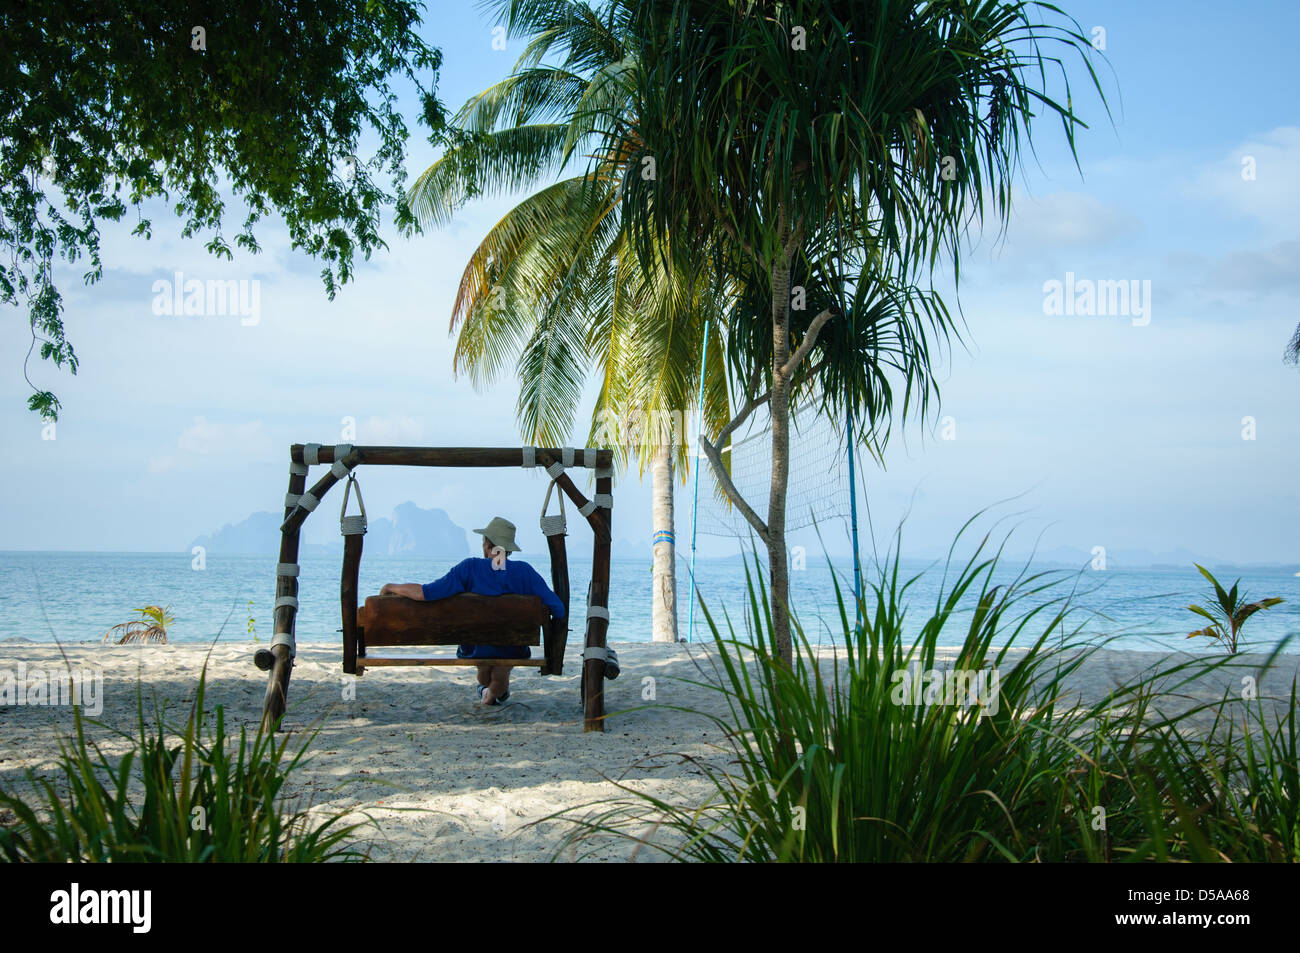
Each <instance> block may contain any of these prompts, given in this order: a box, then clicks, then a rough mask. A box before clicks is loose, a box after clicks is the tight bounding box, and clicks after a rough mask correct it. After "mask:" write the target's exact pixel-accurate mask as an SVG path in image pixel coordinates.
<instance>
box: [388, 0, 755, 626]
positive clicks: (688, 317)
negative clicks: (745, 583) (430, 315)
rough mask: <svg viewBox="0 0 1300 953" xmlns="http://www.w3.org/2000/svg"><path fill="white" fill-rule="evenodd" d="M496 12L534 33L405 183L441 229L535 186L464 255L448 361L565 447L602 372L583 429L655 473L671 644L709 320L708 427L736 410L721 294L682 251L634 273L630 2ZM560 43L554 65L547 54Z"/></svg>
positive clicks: (660, 606) (537, 438)
mask: <svg viewBox="0 0 1300 953" xmlns="http://www.w3.org/2000/svg"><path fill="white" fill-rule="evenodd" d="M499 13H500V18H501V22H502V23H503V24H504V26H505V28H506V31H507V36H509V37H527V38H529V39H528V42H527V44H526V46H525V48H524V51H523V53H522V55H521V56H520V58H519V60H518V63H517V64H516V67H515V70H514V72H513V73H512V74H511V75H510V76H509V77H507V78H506V79H505V80H503V81H502V82H500V83H498V84H496V85H494V86H492V87H490V88H489V89H487V90H485V91H483V92H482V93H479V94H478V95H477V96H475V97H473V98H472V99H471V100H470V101H469V102H468V103H466V105H465V106H464V107H463V108H462V109H461V110H460V112H459V113H458V114H457V115H456V116H455V118H454V120H453V130H452V132H451V133H450V134H449V138H450V139H451V140H452V141H453V143H454V145H453V146H452V147H450V148H448V149H447V151H446V152H445V153H444V154H443V155H442V156H441V157H440V158H439V159H438V160H437V161H436V162H434V163H433V165H431V166H430V167H429V168H428V169H427V170H426V171H425V172H424V173H423V174H422V175H421V176H420V177H419V178H418V179H417V181H416V182H415V184H414V185H413V187H412V188H411V190H410V193H409V201H410V205H411V208H412V210H413V212H414V213H415V215H416V216H417V218H418V219H419V220H420V221H421V222H422V223H423V224H426V225H444V224H446V223H447V222H449V221H450V219H451V217H452V215H453V214H454V213H455V212H456V211H458V210H459V209H460V208H461V207H462V206H463V205H464V204H465V203H466V202H468V201H469V200H471V199H474V198H477V197H480V196H484V195H494V194H495V195H502V194H507V195H508V194H512V193H515V192H517V191H521V190H527V189H530V188H535V187H538V186H541V187H540V188H538V190H537V191H535V192H534V193H533V194H531V195H529V196H528V197H527V198H526V199H524V200H523V201H521V202H520V203H519V204H518V205H516V206H515V207H514V208H513V209H511V210H510V212H509V213H507V214H506V216H505V217H504V218H502V219H501V221H500V222H498V223H497V224H496V225H495V226H494V227H493V228H492V230H491V231H490V232H489V233H488V235H487V237H486V238H485V239H484V240H483V241H482V242H481V243H480V244H479V246H478V247H477V248H476V249H474V251H473V253H472V254H471V256H470V259H469V262H468V263H467V264H466V266H465V269H464V272H463V274H462V276H461V281H460V285H459V288H458V290H457V295H456V301H455V304H454V306H453V309H452V316H451V332H452V333H453V334H455V335H456V348H455V356H454V368H455V371H456V373H458V374H459V373H465V374H467V375H468V376H469V378H470V380H471V381H472V382H473V383H474V384H475V386H477V387H485V386H487V385H489V384H490V383H492V382H494V381H496V380H497V379H499V378H500V377H501V376H503V375H504V374H506V373H508V372H509V371H510V370H514V371H515V373H516V374H517V375H518V379H519V396H518V401H517V405H516V410H517V416H518V419H519V423H520V428H521V430H522V433H523V436H524V439H526V440H529V441H530V442H532V443H534V444H538V445H552V446H559V445H562V444H563V443H565V442H567V440H568V438H569V434H570V432H571V429H572V427H573V426H574V424H575V422H576V420H577V417H578V413H579V410H580V404H581V402H582V396H583V389H584V385H585V384H586V382H587V381H588V380H589V378H590V377H591V376H592V375H594V376H595V377H596V378H597V379H598V380H599V382H600V391H599V397H598V399H597V403H596V406H595V408H594V409H593V412H592V418H591V428H590V433H591V435H590V437H589V438H588V439H589V442H590V443H592V444H596V445H601V446H611V447H612V448H613V449H614V450H615V456H616V460H617V462H618V465H619V466H622V467H631V466H633V465H635V466H636V467H637V468H638V470H639V471H640V472H641V473H644V471H645V469H646V468H647V467H649V468H650V469H651V475H652V483H653V493H654V500H655V503H654V519H655V522H654V530H655V543H654V552H655V568H654V588H653V607H652V622H653V628H654V637H655V638H656V639H657V640H666V641H675V640H676V638H677V625H676V618H677V614H676V595H675V593H676V582H675V558H674V549H675V547H674V544H673V528H674V527H673V508H672V499H673V485H674V476H673V475H674V470H678V469H681V468H683V467H684V465H685V463H686V444H685V441H684V440H682V439H681V435H682V433H683V432H684V430H685V427H686V419H687V417H688V415H689V414H690V412H691V411H692V410H693V408H694V405H695V395H696V391H697V389H698V388H699V384H700V377H701V374H702V373H703V371H704V369H703V368H702V367H701V365H700V353H701V344H702V343H703V335H704V334H705V333H706V332H705V327H706V319H709V318H711V319H712V320H708V321H707V327H708V328H709V329H710V330H709V331H708V333H709V334H710V335H711V336H712V337H713V338H714V340H713V341H712V342H711V345H710V347H709V349H708V350H709V354H710V358H709V368H708V373H707V374H705V387H704V417H705V420H706V421H707V423H708V426H709V427H710V428H712V429H714V430H716V429H718V428H720V427H721V426H723V425H724V424H725V422H726V421H727V419H728V418H729V416H730V411H729V403H728V393H727V387H726V367H725V359H724V355H723V348H722V345H721V337H720V335H721V327H720V318H721V306H722V301H723V298H722V297H721V296H719V295H718V294H716V293H714V289H712V288H710V287H709V286H708V285H707V284H706V283H705V282H706V279H707V278H708V275H707V274H705V273H703V272H702V271H701V270H700V269H698V268H696V267H694V266H693V264H692V262H691V261H690V260H689V259H688V258H687V257H686V256H680V255H671V254H660V255H657V256H656V257H655V261H656V262H658V263H659V266H656V267H651V268H649V269H642V268H641V267H640V264H639V261H638V260H637V258H636V256H635V255H634V254H633V253H632V249H631V245H630V244H629V242H628V240H627V231H626V229H625V228H624V226H623V223H622V220H621V216H620V204H619V201H618V198H619V189H620V183H621V182H622V181H623V179H624V178H625V173H626V171H627V169H628V168H629V164H630V163H631V162H632V161H633V158H634V157H639V155H640V154H641V153H642V152H643V151H644V150H643V149H642V147H641V145H640V143H638V142H636V141H635V139H630V138H619V137H616V136H607V135H605V133H606V132H608V128H607V123H608V117H609V116H612V115H618V114H621V113H623V112H624V111H625V110H626V109H627V108H628V106H629V101H628V99H627V94H626V89H627V87H626V84H625V83H624V82H623V81H622V77H623V74H625V73H626V72H627V71H628V70H629V69H630V65H631V64H630V63H629V61H628V58H627V57H628V51H627V49H626V48H625V46H624V38H625V34H626V27H627V24H628V22H629V19H630V16H631V11H630V9H629V8H625V7H622V6H619V5H617V4H616V5H612V6H607V7H604V8H602V9H600V10H598V9H597V8H595V7H593V6H592V5H590V4H587V3H585V2H576V0H541V2H519V0H514V2H510V0H507V2H504V3H501V4H500V5H499ZM552 54H554V55H555V57H556V58H557V60H558V62H556V63H554V64H549V63H546V62H544V61H545V60H546V59H547V58H548V57H549V56H551V55H552ZM592 150H594V151H592ZM588 159H589V162H588V164H587V167H586V168H585V170H580V171H578V173H577V174H575V175H571V176H568V177H564V175H565V172H566V171H567V170H568V169H569V168H570V167H571V166H574V165H581V164H582V163H583V162H586V161H587V160H588Z"/></svg>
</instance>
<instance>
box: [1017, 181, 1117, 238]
mask: <svg viewBox="0 0 1300 953" xmlns="http://www.w3.org/2000/svg"><path fill="white" fill-rule="evenodd" d="M1141 228H1142V222H1141V220H1140V219H1139V218H1138V217H1137V216H1136V215H1135V214H1134V213H1133V212H1131V211H1129V210H1127V209H1124V208H1121V207H1120V206H1118V205H1115V204H1111V203H1107V202H1103V201H1101V200H1099V199H1097V198H1096V197H1094V196H1092V195H1087V194H1085V193H1082V192H1053V193H1051V194H1050V195H1044V196H1041V197H1037V198H1035V197H1033V196H1029V195H1026V194H1024V193H1017V194H1015V195H1014V196H1013V197H1012V213H1011V222H1010V224H1009V225H1008V226H1007V236H1008V240H1009V243H1011V244H1013V245H1016V246H1021V245H1023V246H1026V247H1031V248H1036V249H1040V250H1041V249H1044V248H1049V249H1050V248H1078V247H1081V246H1100V245H1108V244H1110V243H1111V242H1113V241H1115V240H1117V239H1119V238H1122V237H1124V236H1126V235H1129V234H1132V233H1134V232H1137V231H1140V230H1141Z"/></svg>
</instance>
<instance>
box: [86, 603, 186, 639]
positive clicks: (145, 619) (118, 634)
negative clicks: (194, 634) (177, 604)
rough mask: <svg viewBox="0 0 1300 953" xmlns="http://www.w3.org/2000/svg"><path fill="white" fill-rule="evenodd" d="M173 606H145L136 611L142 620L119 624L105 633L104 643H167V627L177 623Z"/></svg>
mask: <svg viewBox="0 0 1300 953" xmlns="http://www.w3.org/2000/svg"><path fill="white" fill-rule="evenodd" d="M170 610H171V606H170V605H169V606H167V607H166V608H163V607H162V606H144V607H143V608H140V609H136V610H135V611H136V612H138V613H140V618H138V619H132V620H131V621H130V622H119V623H118V624H117V625H115V626H113V627H112V628H111V629H109V630H108V631H107V632H105V633H104V638H103V641H105V642H111V641H114V640H116V642H117V644H118V645H126V644H127V643H128V642H163V643H165V642H166V641H167V626H169V625H171V624H172V623H173V622H175V621H176V617H175V616H174V615H172V614H171V611H170Z"/></svg>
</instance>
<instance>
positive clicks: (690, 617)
mask: <svg viewBox="0 0 1300 953" xmlns="http://www.w3.org/2000/svg"><path fill="white" fill-rule="evenodd" d="M701 352H702V353H701V354H700V399H699V409H698V411H697V412H696V415H695V420H696V430H695V493H694V495H693V496H692V498H691V590H690V592H691V594H690V596H689V600H690V608H689V609H687V617H686V618H687V622H686V641H688V642H693V641H694V640H695V519H696V517H697V516H698V515H699V510H700V467H701V465H702V464H701V462H700V440H702V439H703V436H704V374H705V363H706V362H707V361H708V359H709V319H708V318H705V319H704V347H703V348H702V349H701Z"/></svg>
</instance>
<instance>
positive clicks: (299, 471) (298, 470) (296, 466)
mask: <svg viewBox="0 0 1300 953" xmlns="http://www.w3.org/2000/svg"><path fill="white" fill-rule="evenodd" d="M310 469H311V467H309V466H307V464H305V463H297V462H295V461H293V460H290V461H289V473H290V475H291V476H306V475H307V471H308V470H310Z"/></svg>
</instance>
